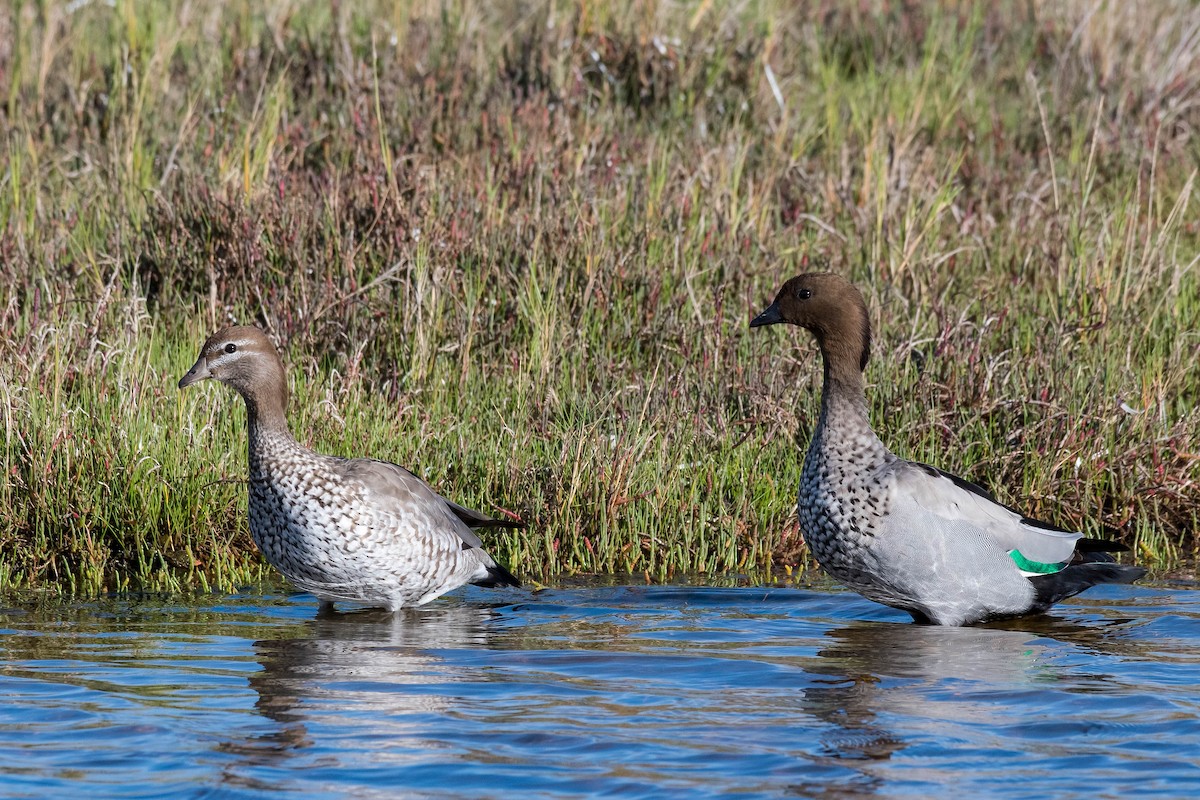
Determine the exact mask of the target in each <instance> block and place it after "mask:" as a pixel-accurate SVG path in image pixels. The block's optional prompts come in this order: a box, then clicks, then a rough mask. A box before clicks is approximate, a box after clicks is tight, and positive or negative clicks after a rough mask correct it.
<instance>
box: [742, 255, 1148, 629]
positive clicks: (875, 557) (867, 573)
mask: <svg viewBox="0 0 1200 800" xmlns="http://www.w3.org/2000/svg"><path fill="white" fill-rule="evenodd" d="M780 322H787V323H791V324H792V325H799V326H800V327H803V328H807V329H808V330H809V331H811V332H812V334H813V335H814V336H815V337H816V339H817V344H818V345H819V346H820V348H821V357H822V360H823V361H824V366H825V375H824V387H823V388H822V390H821V416H820V419H819V420H818V422H817V427H816V430H815V431H813V436H812V442H811V443H810V444H809V447H808V455H807V456H806V457H805V459H804V469H803V471H802V473H801V475H800V491H799V499H798V503H797V513H798V516H799V520H800V529H801V531H802V532H803V533H804V539H805V542H806V543H807V544H808V546H809V548H810V549H811V551H812V553H813V555H814V556H815V557H816V559H817V561H818V562H819V563H820V564H821V566H822V567H824V568H825V569H826V570H827V571H828V572H829V573H830V574H831V575H833V577H835V578H836V579H837V580H839V581H841V582H842V583H845V584H846V585H847V586H849V587H850V588H852V589H854V590H855V591H858V592H860V593H861V594H863V595H864V596H866V597H868V598H870V599H871V600H875V601H877V602H880V603H884V604H886V605H889V606H893V607H895V608H900V609H903V610H905V611H907V612H908V613H910V614H911V615H912V616H913V618H914V619H915V620H917V621H918V622H928V623H936V624H939V625H969V624H972V623H976V622H983V621H986V620H991V619H1002V618H1006V617H1016V616H1022V615H1025V614H1034V613H1040V612H1043V611H1045V610H1046V609H1048V608H1049V607H1050V606H1051V605H1053V604H1054V603H1056V602H1058V601H1059V600H1062V599H1064V598H1067V597H1071V596H1072V595H1075V594H1078V593H1079V592H1082V591H1083V590H1084V589H1087V588H1088V587H1090V586H1093V585H1095V584H1097V583H1129V582H1131V581H1134V580H1137V579H1138V578H1140V577H1141V576H1142V575H1143V574H1145V570H1143V569H1141V568H1140V567H1132V566H1123V565H1121V564H1117V563H1116V562H1115V560H1114V558H1113V557H1112V556H1111V555H1109V553H1110V552H1114V551H1119V550H1125V549H1127V548H1125V547H1124V546H1123V545H1119V544H1116V543H1112V542H1104V541H1099V540H1095V539H1084V538H1082V534H1080V533H1078V532H1076V531H1068V530H1063V529H1061V528H1057V527H1055V526H1053V525H1048V524H1046V523H1044V522H1038V521H1037V520H1034V519H1030V518H1029V517H1026V516H1024V515H1022V514H1021V513H1020V512H1018V511H1015V510H1013V509H1011V508H1009V507H1007V506H1005V505H1002V504H1001V503H999V502H997V501H996V499H995V498H994V497H993V496H992V495H991V494H990V493H989V492H987V491H986V490H985V489H983V488H981V487H979V486H976V485H975V484H973V483H969V482H967V481H965V480H963V479H962V478H959V477H956V476H954V475H951V474H949V473H947V472H943V471H942V470H939V469H937V468H935V467H930V466H927V465H925V464H920V463H917V462H913V461H905V460H904V459H902V458H899V457H898V456H896V455H894V454H893V453H891V452H890V451H889V450H888V449H887V448H886V447H884V445H883V442H881V441H880V440H879V437H877V436H876V435H875V432H874V431H873V430H872V429H871V423H870V420H869V419H868V417H867V405H866V397H865V392H864V382H863V369H864V368H865V367H866V365H867V356H868V353H869V351H870V344H871V329H870V324H869V321H868V319H867V307H866V304H865V303H864V302H863V298H862V295H861V294H860V293H859V291H858V289H856V288H855V287H854V286H853V285H852V284H851V283H849V282H848V281H846V280H845V279H843V278H841V277H839V276H837V275H834V274H831V273H810V274H807V275H800V276H797V277H795V278H792V279H791V280H789V281H788V282H787V283H785V284H784V285H783V288H782V289H780V290H779V294H778V295H777V296H776V297H775V302H773V303H771V305H770V306H769V307H768V308H767V309H766V310H765V311H763V312H762V313H761V314H759V315H758V316H757V317H755V318H754V320H753V321H752V322H751V323H750V327H752V328H757V327H761V326H763V325H774V324H776V323H780Z"/></svg>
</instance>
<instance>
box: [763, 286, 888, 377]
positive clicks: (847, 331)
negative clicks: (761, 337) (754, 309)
mask: <svg viewBox="0 0 1200 800" xmlns="http://www.w3.org/2000/svg"><path fill="white" fill-rule="evenodd" d="M781 322H786V323H789V324H791V325H799V326H800V327H801V328H806V329H808V330H810V331H812V334H813V336H815V337H816V339H817V344H818V345H820V347H821V352H822V353H823V354H824V355H825V359H826V361H827V362H830V361H836V362H838V366H846V367H850V366H851V365H853V366H854V367H855V368H856V369H857V370H858V371H859V372H861V371H862V370H863V369H864V368H866V366H867V358H868V357H869V355H870V352H871V324H870V321H869V318H868V316H867V305H866V303H865V302H863V297H862V293H861V292H859V291H858V289H857V288H855V286H854V284H852V283H850V282H849V281H848V280H846V279H845V278H843V277H841V276H840V275H835V274H833V273H832V272H809V273H806V274H804V275H797V276H796V277H794V278H792V279H790V280H789V281H788V282H787V283H785V284H783V288H781V289H780V290H779V293H778V294H777V295H775V302H773V303H771V305H769V306H767V308H766V310H765V311H763V312H762V313H761V314H759V315H758V316H757V317H755V318H754V319H753V320H751V321H750V327H751V328H760V327H762V326H764V325H775V324H778V323H781Z"/></svg>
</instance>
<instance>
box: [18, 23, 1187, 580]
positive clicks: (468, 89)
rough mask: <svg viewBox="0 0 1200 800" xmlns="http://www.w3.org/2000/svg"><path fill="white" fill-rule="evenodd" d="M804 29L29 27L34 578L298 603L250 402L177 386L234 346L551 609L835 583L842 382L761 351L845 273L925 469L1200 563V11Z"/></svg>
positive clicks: (894, 415) (21, 160)
mask: <svg viewBox="0 0 1200 800" xmlns="http://www.w3.org/2000/svg"><path fill="white" fill-rule="evenodd" d="M793 6H794V4H791V3H784V2H778V1H777V0H762V2H756V3H734V4H711V3H700V4H675V3H662V2H654V1H653V0H621V2H616V3H596V2H586V1H580V2H562V1H557V2H555V1H551V2H542V3H536V4H533V5H530V4H528V3H512V2H500V3H484V2H477V0H441V2H436V3H435V2H416V3H411V4H398V5H397V4H393V3H383V2H377V3H371V2H368V3H355V4H341V5H336V6H334V7H332V8H333V9H334V10H332V11H331V6H330V5H329V4H328V3H322V2H317V1H316V0H292V1H291V2H283V3H271V4H261V6H259V5H258V4H252V3H244V2H234V1H233V0H213V1H212V2H207V3H184V4H182V5H180V4H177V3H169V2H163V1H161V0H137V1H136V2H135V1H134V0H121V2H118V3H116V4H114V5H111V6H110V5H109V4H104V3H74V4H40V3H14V4H11V5H10V6H9V7H8V9H7V10H6V11H5V12H4V14H3V15H0V74H2V75H5V76H6V77H7V78H8V80H7V92H6V94H5V95H4V96H3V97H0V103H2V104H3V107H2V113H3V116H4V119H5V126H4V130H5V133H4V136H3V139H2V140H0V263H2V264H3V269H2V270H0V283H2V285H3V292H2V294H0V297H2V298H3V306H2V307H0V347H2V348H3V356H4V357H3V359H0V388H2V390H3V391H2V393H0V411H2V413H3V417H4V442H3V447H4V464H5V467H6V469H5V472H4V477H3V480H2V481H0V587H3V588H5V589H17V588H35V589H39V590H48V591H63V592H72V593H79V594H96V593H100V592H105V591H125V590H134V589H137V590H148V591H160V590H161V591H180V590H196V589H199V590H201V591H205V590H210V589H211V590H217V589H227V588H230V587H234V586H238V585H241V584H244V583H247V582H252V581H257V580H259V579H261V578H262V577H264V575H267V574H269V572H268V571H267V570H266V569H265V568H264V567H263V565H262V563H261V561H260V560H259V558H258V556H257V554H256V553H255V551H254V548H253V546H252V544H251V542H250V540H249V537H248V534H247V531H246V527H245V525H246V523H245V516H244V505H245V494H246V492H245V486H244V484H243V483H242V480H243V477H244V472H245V465H244V459H245V456H244V452H243V450H244V446H245V429H244V426H245V419H244V411H243V410H242V408H241V405H240V400H238V398H236V397H235V396H234V395H233V394H232V393H231V392H229V391H227V390H225V389H223V387H218V386H215V385H214V386H206V387H205V388H204V389H202V390H201V391H197V392H195V393H188V394H187V395H183V394H181V393H179V392H178V391H177V390H176V389H175V381H176V380H177V379H178V377H179V376H180V375H181V374H182V373H183V371H184V370H186V368H187V367H188V365H189V364H190V363H191V361H192V360H193V359H194V357H195V354H196V351H197V348H198V347H199V344H200V342H201V341H202V340H203V338H204V336H205V335H206V334H207V333H209V332H211V330H213V329H215V328H216V327H219V326H221V325H223V324H226V323H228V322H231V321H238V322H249V323H256V324H259V325H262V326H264V327H266V328H267V329H269V330H270V331H271V332H272V333H273V334H274V335H275V336H277V338H278V339H279V341H280V343H281V345H282V349H283V355H284V358H285V361H286V363H287V364H288V366H289V370H290V374H291V377H292V380H293V389H294V392H293V399H292V405H291V419H292V425H293V429H294V431H295V432H296V433H297V436H298V438H299V439H300V440H301V441H304V442H306V443H307V444H310V445H312V446H314V447H317V448H319V449H321V450H323V451H326V452H332V453H339V454H370V455H373V456H376V457H380V458H386V459H391V460H394V461H397V462H399V463H401V464H405V465H406V466H409V467H410V468H413V469H414V470H415V471H416V472H418V473H419V474H421V475H422V476H424V477H425V478H427V479H428V480H429V481H430V482H432V483H433V484H434V485H435V486H437V487H438V488H439V490H441V491H443V492H444V493H446V494H448V495H449V496H451V497H454V498H456V499H458V500H460V501H461V502H464V503H466V504H469V505H474V506H476V507H478V508H481V509H483V510H484V511H487V512H489V513H494V514H509V513H511V514H514V515H516V516H519V517H520V518H521V519H524V520H525V521H527V522H528V523H529V528H528V529H527V530H525V531H522V532H518V533H513V534H508V533H505V534H502V535H497V536H496V537H493V539H492V540H491V541H489V542H488V546H489V549H490V550H491V551H492V552H493V553H494V554H495V555H496V556H497V558H498V559H500V560H503V561H505V562H507V563H509V564H510V565H511V566H512V567H513V568H514V570H515V571H517V572H518V573H521V574H523V575H526V576H529V577H534V578H539V579H542V580H549V579H552V578H554V577H555V576H561V575H564V574H581V573H612V572H615V573H622V574H633V575H637V576H645V577H646V578H647V579H650V580H668V579H672V578H674V577H678V576H679V575H684V574H690V573H707V574H729V573H753V574H764V573H765V572H767V571H769V570H771V569H773V568H777V567H780V566H787V567H789V568H800V569H803V567H804V565H805V563H806V562H805V559H804V551H803V547H802V543H801V542H800V537H799V535H798V533H797V531H796V529H795V522H794V514H793V512H792V506H793V503H794V493H795V484H796V481H797V478H798V475H799V470H800V460H801V453H800V452H799V451H798V446H800V447H802V446H803V445H804V444H805V443H806V441H807V432H808V431H809V430H811V428H812V427H813V425H814V424H815V416H816V411H817V394H816V392H817V389H818V383H819V379H820V370H819V365H818V364H817V363H816V357H815V353H814V350H813V348H812V346H811V343H810V342H809V341H808V339H807V337H806V336H804V335H802V334H801V333H799V332H789V333H788V334H787V335H779V334H778V332H775V335H772V334H770V333H767V334H764V333H763V332H756V333H754V334H752V333H751V332H750V331H748V330H747V328H746V323H747V321H748V319H749V318H750V316H751V315H752V314H753V313H754V312H756V311H758V310H760V309H761V308H762V307H763V306H764V305H765V304H766V303H767V302H768V301H769V300H770V298H771V297H772V296H773V294H774V292H775V290H776V288H777V287H778V285H779V284H780V283H781V282H782V281H783V280H784V279H785V278H786V277H788V276H790V275H791V274H794V273H796V272H798V271H801V270H804V269H808V268H812V267H813V266H814V265H818V264H828V265H829V266H830V268H832V269H835V270H838V271H841V272H843V273H845V274H847V275H849V276H850V277H851V278H852V279H853V280H855V281H856V282H857V283H859V284H860V285H861V286H862V287H863V289H864V291H865V294H866V295H867V298H868V303H869V305H870V307H871V312H872V318H873V323H874V325H875V328H876V332H877V335H876V340H875V348H874V353H873V360H872V362H871V365H870V366H869V368H868V373H867V377H868V382H869V395H870V402H871V404H872V414H873V418H874V420H875V422H876V425H877V427H878V428H879V430H880V433H881V436H882V437H883V438H884V440H885V441H886V442H888V443H889V444H890V445H891V446H892V448H893V449H894V450H896V451H897V452H898V453H900V454H902V455H905V456H910V457H913V458H919V459H922V460H926V461H931V462H934V463H937V464H938V465H939V466H942V467H943V468H946V469H949V470H953V471H956V472H959V473H961V474H963V475H964V476H966V477H968V478H971V479H973V480H977V481H979V482H982V483H984V484H986V485H988V486H990V487H991V488H992V489H994V490H995V492H996V493H997V494H998V496H999V497H1000V498H1001V499H1002V500H1005V501H1009V502H1012V503H1015V504H1018V505H1020V506H1021V507H1023V508H1028V509H1029V511H1030V512H1033V513H1036V514H1038V515H1040V516H1042V517H1043V518H1045V519H1047V520H1049V521H1051V522H1056V523H1059V524H1063V525H1069V526H1080V527H1082V528H1083V529H1084V530H1086V531H1087V532H1089V533H1091V534H1096V533H1100V531H1101V528H1111V529H1113V530H1114V531H1115V532H1114V533H1111V534H1108V535H1115V536H1118V537H1120V538H1122V539H1124V540H1125V541H1127V542H1129V543H1130V544H1131V545H1133V546H1134V547H1135V549H1136V550H1137V555H1138V557H1139V558H1140V559H1142V560H1144V561H1146V562H1149V563H1152V564H1155V565H1158V566H1159V567H1161V568H1164V569H1171V568H1175V567H1177V566H1178V565H1180V564H1183V563H1188V562H1189V561H1190V559H1192V558H1193V557H1194V555H1195V552H1196V547H1197V540H1196V535H1195V529H1196V518H1197V516H1198V513H1200V493H1198V491H1197V483H1196V481H1197V478H1198V477H1200V463H1198V462H1200V457H1198V455H1197V453H1196V442H1198V441H1200V415H1198V412H1197V411H1196V404H1197V399H1198V392H1200V389H1198V387H1200V367H1197V364H1200V339H1198V338H1197V333H1196V331H1197V330H1200V286H1198V285H1197V284H1198V282H1197V274H1196V264H1197V259H1198V258H1200V256H1198V253H1200V247H1198V234H1200V227H1198V225H1197V222H1196V220H1197V215H1196V208H1195V203H1194V201H1195V197H1194V195H1195V193H1196V185H1195V182H1196V172H1197V168H1198V166H1200V149H1197V146H1196V140H1195V137H1194V136H1193V135H1192V134H1193V131H1194V130H1195V129H1196V128H1197V125H1198V123H1200V103H1198V102H1197V100H1200V37H1197V35H1196V31H1197V30H1198V29H1200V9H1197V7H1196V6H1195V4H1194V3H1188V2H1174V3H1172V2H1166V3H1158V4H1154V6H1153V7H1150V8H1144V7H1141V6H1138V7H1137V8H1136V9H1135V8H1134V4H1119V3H1113V4H1101V5H1100V6H1096V5H1095V4H1093V3H1083V2H1066V3H1046V4H1040V3H1032V4H1027V5H1026V4H1022V5H1019V6H1005V7H1004V8H1003V9H997V10H995V11H988V10H971V9H970V8H968V7H966V6H962V5H961V4H956V3H951V4H938V3H904V4H900V3H890V2H888V3H879V4H874V7H873V8H872V9H870V10H864V8H865V7H861V5H856V6H854V7H853V8H852V9H850V8H844V7H843V6H844V4H841V3H832V2H830V3H816V4H809V5H808V6H807V7H806V8H803V9H796V8H794V7H793ZM797 431H799V433H797Z"/></svg>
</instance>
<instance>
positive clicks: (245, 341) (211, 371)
mask: <svg viewBox="0 0 1200 800" xmlns="http://www.w3.org/2000/svg"><path fill="white" fill-rule="evenodd" d="M206 378H212V379H213V380H217V381H220V382H221V383H224V384H226V385H227V386H231V387H233V388H234V389H236V390H237V392H238V394H240V395H241V396H242V397H244V398H245V399H246V404H247V405H248V406H249V407H250V408H251V410H252V411H256V412H257V411H267V410H268V408H269V407H270V408H271V410H276V409H277V410H278V411H279V412H282V411H283V409H284V408H285V407H286V405H287V379H286V377H285V375H284V372H283V363H282V362H281V361H280V360H279V354H278V353H277V352H276V351H275V345H273V344H271V340H270V339H268V338H267V335H266V334H265V333H263V332H262V331H261V330H259V329H258V328H255V327H251V326H249V325H239V326H235V327H232V328H223V329H221V330H219V331H217V332H216V333H214V334H213V335H212V336H210V337H208V340H207V341H206V342H205V343H204V346H203V347H201V348H200V357H199V358H198V359H196V363H195V364H193V365H192V368H191V369H190V370H188V373H187V374H186V375H184V376H183V377H182V378H180V379H179V388H180V389H183V388H185V387H188V386H191V385H192V384H193V383H198V382H199V381H202V380H205V379H206Z"/></svg>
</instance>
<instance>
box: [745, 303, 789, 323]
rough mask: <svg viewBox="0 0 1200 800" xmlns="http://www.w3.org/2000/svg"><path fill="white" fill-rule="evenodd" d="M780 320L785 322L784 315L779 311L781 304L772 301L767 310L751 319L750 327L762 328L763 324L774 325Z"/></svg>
mask: <svg viewBox="0 0 1200 800" xmlns="http://www.w3.org/2000/svg"><path fill="white" fill-rule="evenodd" d="M779 322H783V317H782V316H781V315H780V313H779V304H778V303H771V305H769V306H767V310H766V311H764V312H762V313H761V314H759V315H758V316H757V317H755V318H754V319H752V320H750V327H751V328H761V327H762V326H763V325H774V324H776V323H779Z"/></svg>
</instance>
